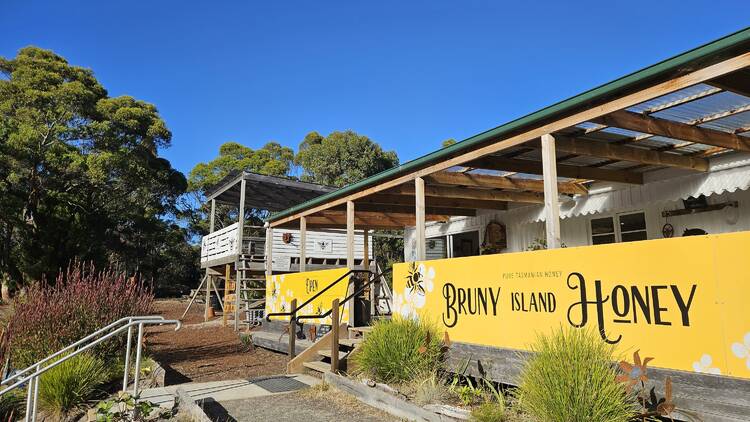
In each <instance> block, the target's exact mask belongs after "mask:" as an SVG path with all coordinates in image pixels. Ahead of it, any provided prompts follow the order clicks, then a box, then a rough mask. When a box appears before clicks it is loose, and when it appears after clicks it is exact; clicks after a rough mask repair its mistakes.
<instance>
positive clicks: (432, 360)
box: [355, 318, 442, 383]
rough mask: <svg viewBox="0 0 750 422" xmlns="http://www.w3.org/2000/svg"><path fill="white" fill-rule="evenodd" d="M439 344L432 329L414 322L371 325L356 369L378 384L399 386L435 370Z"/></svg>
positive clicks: (394, 320)
mask: <svg viewBox="0 0 750 422" xmlns="http://www.w3.org/2000/svg"><path fill="white" fill-rule="evenodd" d="M441 349H442V342H441V341H440V338H439V336H438V332H437V329H436V328H435V326H433V325H431V324H429V323H425V322H421V321H417V320H414V319H405V318H393V319H390V320H380V321H378V322H376V323H375V325H374V326H373V330H372V331H371V332H370V333H369V334H367V336H366V337H365V340H364V341H363V342H362V344H361V346H360V348H359V351H358V353H357V355H355V360H356V363H357V365H358V366H359V367H360V368H362V370H363V371H364V372H365V373H367V374H368V375H370V376H372V377H373V378H375V379H376V380H378V381H382V382H387V383H390V382H395V383H401V382H404V381H408V380H410V379H411V378H412V377H413V376H414V374H418V373H425V372H427V371H428V370H436V369H437V368H439V366H440V363H441V359H442V356H441V355H442V351H441Z"/></svg>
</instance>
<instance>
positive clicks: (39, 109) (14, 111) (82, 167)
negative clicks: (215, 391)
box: [0, 47, 197, 285]
mask: <svg viewBox="0 0 750 422" xmlns="http://www.w3.org/2000/svg"><path fill="white" fill-rule="evenodd" d="M0 74H2V76H4V77H0V156H2V157H3V158H2V160H0V198H2V201H0V244H2V245H3V246H4V247H3V248H0V275H2V276H3V277H8V278H9V279H10V280H12V283H8V284H10V285H22V284H25V283H29V282H31V281H35V280H40V279H41V278H42V275H43V274H55V273H56V272H57V270H58V269H59V268H64V267H66V266H67V265H68V262H69V261H70V260H72V259H73V258H74V257H78V258H80V259H82V260H86V261H93V262H95V263H96V264H98V265H99V266H103V265H104V264H105V263H108V264H112V265H117V266H119V267H120V268H122V269H123V270H127V271H129V272H134V271H136V270H137V271H139V272H140V273H141V274H143V275H145V276H146V277H149V278H154V279H155V281H157V283H158V281H159V279H160V278H163V279H166V278H167V277H172V276H174V275H176V274H175V273H174V272H171V273H170V272H168V271H169V270H168V269H167V268H166V267H169V266H167V265H165V264H164V260H161V259H159V257H161V256H163V255H167V256H168V257H169V255H174V256H190V257H192V258H195V257H196V256H197V255H196V253H195V252H194V251H191V250H190V249H189V248H185V245H186V243H187V242H186V236H187V233H186V232H185V231H184V230H182V229H180V228H179V227H177V226H176V225H173V224H170V223H167V222H166V221H164V219H165V217H168V216H171V215H173V214H174V213H175V212H176V211H177V208H176V206H177V205H176V201H177V199H178V198H179V197H180V195H181V194H182V193H183V192H184V191H185V189H186V187H187V182H186V180H185V177H184V176H183V175H182V173H180V172H179V171H177V170H175V169H174V168H172V166H171V164H170V163H169V161H167V160H166V159H164V158H162V157H159V155H158V154H159V150H160V149H161V148H166V147H168V146H169V145H170V142H171V137H172V134H171V132H170V131H169V129H168V128H167V126H166V123H165V122H164V121H163V120H162V118H161V116H160V115H159V113H158V111H157V109H156V107H155V106H153V105H152V104H148V103H146V102H143V101H140V100H137V99H135V98H132V97H128V96H121V97H109V96H108V95H107V91H106V90H105V88H104V87H103V86H102V85H101V84H100V83H99V81H97V79H96V78H95V76H94V73H93V72H92V71H91V70H90V69H85V68H82V67H78V66H73V65H70V64H69V63H68V62H67V61H66V60H65V59H64V58H62V57H60V56H58V55H56V54H55V53H53V52H52V51H49V50H43V49H41V48H37V47H26V48H23V49H21V50H20V51H19V52H18V54H17V55H16V57H15V58H12V59H8V58H3V57H0ZM175 249H179V252H173V251H174V250H175ZM187 261H188V262H190V261H189V260H187ZM183 262H185V261H184V260H183ZM194 262H195V260H193V262H192V263H194ZM196 274H197V273H195V274H194V273H190V274H182V276H190V277H194V276H196ZM169 281H170V282H171V283H173V284H174V283H175V282H180V281H183V280H181V279H174V278H170V279H169Z"/></svg>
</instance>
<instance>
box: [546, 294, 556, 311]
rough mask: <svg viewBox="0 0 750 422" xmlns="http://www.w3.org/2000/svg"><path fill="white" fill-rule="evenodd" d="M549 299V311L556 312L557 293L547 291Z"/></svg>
mask: <svg viewBox="0 0 750 422" xmlns="http://www.w3.org/2000/svg"><path fill="white" fill-rule="evenodd" d="M547 301H548V302H549V312H550V313H552V312H555V309H557V298H556V297H555V294H554V293H552V292H549V293H547Z"/></svg>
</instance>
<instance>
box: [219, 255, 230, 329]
mask: <svg viewBox="0 0 750 422" xmlns="http://www.w3.org/2000/svg"><path fill="white" fill-rule="evenodd" d="M231 275H232V267H231V266H230V265H229V264H227V265H226V266H225V267H224V312H222V313H221V324H222V325H223V326H225V327H226V326H227V308H229V303H227V295H228V294H229V283H231V281H230V280H229V277H231Z"/></svg>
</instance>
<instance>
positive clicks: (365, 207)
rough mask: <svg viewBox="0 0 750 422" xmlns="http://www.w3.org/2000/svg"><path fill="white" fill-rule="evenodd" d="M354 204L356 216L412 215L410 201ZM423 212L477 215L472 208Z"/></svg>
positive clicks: (412, 205)
mask: <svg viewBox="0 0 750 422" xmlns="http://www.w3.org/2000/svg"><path fill="white" fill-rule="evenodd" d="M394 196H397V195H394ZM355 204H356V208H357V214H359V212H360V211H368V212H377V213H396V214H411V215H414V201H411V205H400V204H398V205H397V204H393V203H363V202H362V201H356V202H355ZM469 205H470V204H467V206H469ZM472 206H473V205H472ZM333 210H337V211H341V210H342V208H341V207H340V206H338V207H335V208H333ZM425 212H426V213H427V214H432V215H450V216H462V217H475V216H476V215H477V211H476V209H474V208H450V207H426V208H425Z"/></svg>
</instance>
